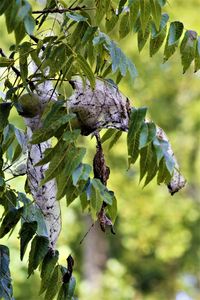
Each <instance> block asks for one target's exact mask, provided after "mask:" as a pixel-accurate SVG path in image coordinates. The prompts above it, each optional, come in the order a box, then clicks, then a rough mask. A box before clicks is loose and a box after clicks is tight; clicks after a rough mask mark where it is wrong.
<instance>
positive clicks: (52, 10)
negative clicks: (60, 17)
mask: <svg viewBox="0 0 200 300" xmlns="http://www.w3.org/2000/svg"><path fill="white" fill-rule="evenodd" d="M94 9H95V7H85V6H82V7H80V6H77V7H74V8H47V9H43V10H34V11H32V14H35V15H37V14H53V13H58V14H63V13H65V12H72V11H77V10H94Z"/></svg>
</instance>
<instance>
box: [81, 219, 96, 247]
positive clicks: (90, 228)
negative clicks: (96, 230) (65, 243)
mask: <svg viewBox="0 0 200 300" xmlns="http://www.w3.org/2000/svg"><path fill="white" fill-rule="evenodd" d="M93 226H94V223H92V225H91V226H90V228H89V229H88V231H87V232H86V233H85V234H84V236H83V237H82V239H81V240H80V242H79V245H81V244H82V243H83V241H84V239H85V238H86V236H87V235H88V233H89V232H90V230H91V229H92V227H93Z"/></svg>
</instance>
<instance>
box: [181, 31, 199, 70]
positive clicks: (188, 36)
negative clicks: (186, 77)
mask: <svg viewBox="0 0 200 300" xmlns="http://www.w3.org/2000/svg"><path fill="white" fill-rule="evenodd" d="M196 43H197V33H196V32H195V31H192V30H187V31H186V32H185V36H184V38H183V40H182V42H181V45H180V53H181V63H182V66H183V73H185V72H186V71H187V69H188V68H189V66H190V65H191V63H192V61H193V60H194V58H195V53H196Z"/></svg>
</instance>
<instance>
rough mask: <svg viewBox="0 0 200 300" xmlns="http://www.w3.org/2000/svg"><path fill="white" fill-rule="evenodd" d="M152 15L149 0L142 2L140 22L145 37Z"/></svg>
mask: <svg viewBox="0 0 200 300" xmlns="http://www.w3.org/2000/svg"><path fill="white" fill-rule="evenodd" d="M150 14H151V6H150V2H149V0H140V22H141V27H142V31H143V35H144V34H145V30H146V27H147V24H148V22H149V18H150Z"/></svg>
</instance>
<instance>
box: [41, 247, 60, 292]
mask: <svg viewBox="0 0 200 300" xmlns="http://www.w3.org/2000/svg"><path fill="white" fill-rule="evenodd" d="M58 258H59V252H58V251H57V250H55V251H53V250H52V249H50V250H49V251H48V252H47V254H46V255H45V257H44V259H43V262H42V266H41V274H40V277H41V287H40V292H39V294H40V295H41V294H42V293H44V291H46V289H47V287H48V286H49V282H50V278H51V275H52V272H53V270H54V268H55V265H56V263H57V261H58Z"/></svg>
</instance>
